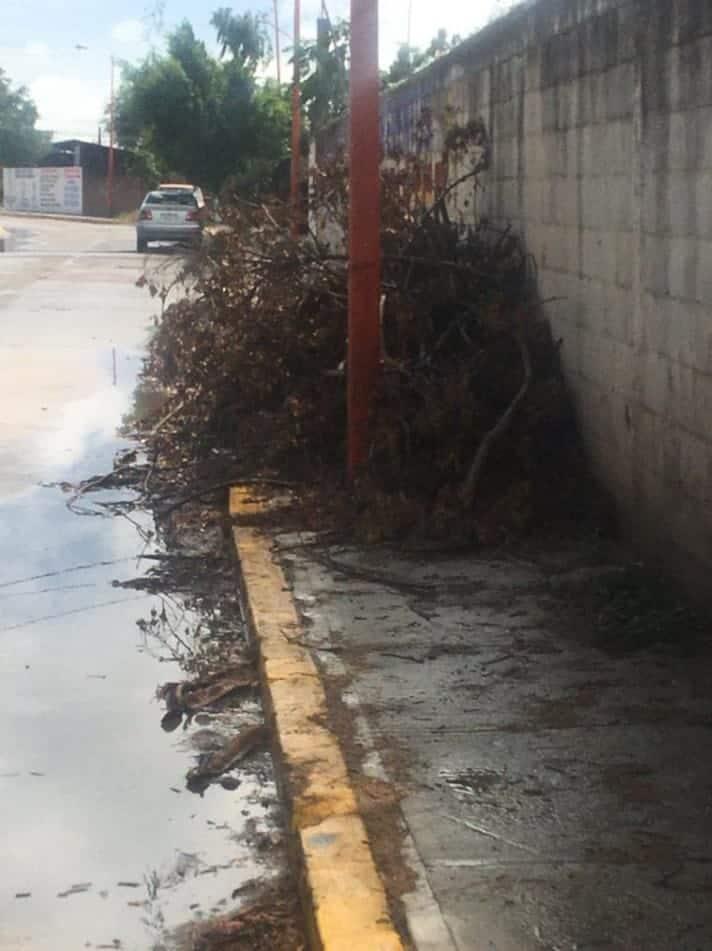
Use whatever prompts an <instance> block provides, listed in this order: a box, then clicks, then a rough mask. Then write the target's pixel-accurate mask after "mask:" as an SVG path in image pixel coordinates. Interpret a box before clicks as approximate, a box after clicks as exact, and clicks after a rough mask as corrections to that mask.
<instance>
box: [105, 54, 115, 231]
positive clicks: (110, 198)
mask: <svg viewBox="0 0 712 951" xmlns="http://www.w3.org/2000/svg"><path fill="white" fill-rule="evenodd" d="M106 204H107V207H108V210H109V217H111V216H112V214H113V211H114V57H113V56H112V57H111V87H110V93H109V161H108V165H107V170H106Z"/></svg>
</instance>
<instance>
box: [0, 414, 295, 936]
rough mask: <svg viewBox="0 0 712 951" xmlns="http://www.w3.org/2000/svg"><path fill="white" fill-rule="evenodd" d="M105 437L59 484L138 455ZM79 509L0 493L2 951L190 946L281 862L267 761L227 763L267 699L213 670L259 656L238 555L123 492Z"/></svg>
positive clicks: (252, 755) (57, 499)
mask: <svg viewBox="0 0 712 951" xmlns="http://www.w3.org/2000/svg"><path fill="white" fill-rule="evenodd" d="M125 408H126V407H124V409H125ZM119 410H120V407H118V406H117V405H112V408H111V413H112V414H113V416H114V421H113V422H114V423H118V421H119V419H118V418H117V417H120V412H119ZM112 425H113V424H112ZM91 426H92V429H91V432H90V433H85V434H84V437H85V438H83V441H82V442H81V445H82V446H83V450H82V455H81V457H79V458H77V457H76V456H74V455H72V457H71V458H72V461H71V463H69V462H68V463H67V464H66V465H65V466H54V467H53V468H52V478H53V480H54V481H62V480H67V481H72V482H76V481H77V479H78V478H86V477H89V476H92V475H94V474H95V473H97V472H105V471H108V470H109V469H110V468H111V462H112V459H113V456H114V454H115V452H116V451H117V450H118V449H120V448H121V447H122V446H123V445H125V444H124V443H122V442H121V441H120V440H118V439H117V438H114V437H113V436H111V435H110V431H111V429H112V427H108V430H109V431H108V432H107V425H106V421H104V423H103V424H102V426H101V427H97V426H96V425H95V422H92V424H91ZM67 498H68V496H67V494H66V493H63V492H62V491H61V489H59V488H57V487H52V488H50V487H38V486H33V487H31V488H29V489H27V490H25V491H22V492H14V494H9V495H6V496H5V497H4V498H3V497H0V526H1V533H0V566H1V567H0V802H1V803H2V815H3V831H2V834H1V835H0V840H1V842H2V845H1V847H0V853H1V854H2V857H3V862H2V872H1V873H0V949H3V951H6V949H13V951H14V949H21V948H22V949H24V948H29V949H32V951H64V949H67V951H70V949H71V951H74V949H79V948H124V949H130V951H143V949H153V951H158V949H166V951H168V949H170V948H178V947H181V948H183V947H184V948H188V947H194V944H193V943H192V939H191V938H190V934H191V933H192V932H191V925H190V923H191V922H200V921H202V920H205V919H208V918H210V917H211V916H214V915H219V914H223V913H225V912H228V911H232V910H233V909H235V908H236V907H239V904H240V901H241V898H242V896H243V895H244V894H245V886H246V885H247V884H248V883H249V882H250V881H253V880H255V879H256V878H263V879H265V880H266V879H269V878H270V877H272V876H274V875H276V874H277V872H278V871H279V870H280V866H281V863H282V852H281V832H280V818H279V815H278V813H277V809H276V791H275V786H274V779H273V774H272V766H271V760H270V758H269V756H268V754H267V753H266V752H264V751H263V750H262V749H261V747H259V745H258V748H257V749H256V750H253V749H249V750H247V751H246V752H247V753H249V756H245V758H244V759H240V758H239V757H237V756H235V757H233V759H230V758H229V757H228V758H227V759H225V758H224V756H223V754H225V751H226V750H227V751H228V752H229V749H230V747H229V744H230V738H234V737H235V735H236V734H239V733H240V731H244V729H245V728H246V727H250V726H253V725H256V724H259V723H260V722H261V709H260V705H259V700H258V698H257V694H256V691H255V690H254V689H252V685H251V684H250V683H249V677H244V676H243V677H242V679H240V677H238V678H237V679H238V681H239V682H238V683H237V684H236V685H235V688H234V689H233V690H230V689H228V687H229V684H228V685H227V686H226V685H225V683H223V684H222V688H223V689H222V690H221V687H220V684H218V686H217V687H216V686H215V684H216V679H215V671H214V670H213V672H212V680H211V675H210V673H209V672H208V673H206V671H208V668H209V667H210V659H211V658H212V661H213V662H214V659H215V658H218V659H220V660H221V661H222V662H223V663H224V666H226V667H227V668H228V672H229V664H228V659H230V660H231V661H232V662H233V665H234V662H235V658H236V657H244V653H245V640H244V629H243V625H242V620H241V615H240V611H239V604H238V602H237V595H236V583H235V579H234V577H233V569H232V562H231V558H230V557H229V552H227V551H223V552H222V553H218V554H217V555H216V554H215V546H214V539H213V540H208V541H206V544H205V547H204V548H201V547H200V545H197V546H194V547H193V548H192V549H190V550H182V551H179V552H176V551H175V550H174V549H173V548H171V549H170V550H169V551H167V550H166V549H165V548H164V547H163V545H162V544H161V543H160V541H159V540H158V539H157V538H156V535H155V532H154V525H153V523H152V521H151V518H150V516H149V515H148V514H147V513H145V512H141V511H140V510H138V511H137V510H134V511H131V512H130V513H125V514H128V515H129V517H118V516H117V515H115V514H114V515H107V513H109V512H111V503H115V502H117V501H122V500H123V501H125V500H126V499H128V498H130V496H129V495H128V494H127V493H126V492H124V491H123V490H114V491H101V492H93V493H92V494H91V503H89V504H87V505H86V506H85V507H81V506H80V507H79V508H77V506H75V511H74V512H72V511H69V509H68V508H67V505H66V502H67ZM87 498H88V496H87ZM82 501H84V500H82ZM97 503H109V507H107V506H106V505H104V506H103V512H102V506H101V505H98V504H97ZM114 508H115V507H114ZM78 513H80V514H78ZM81 513H83V514H81ZM208 551H210V554H208ZM241 664H242V661H240V662H239V664H238V667H239V668H240V670H241V671H242V674H244V670H243V669H242V667H241V666H240V665H241ZM213 665H214V664H213ZM233 675H235V670H233ZM201 676H202V677H203V682H202V689H203V693H202V694H200V693H198V694H196V693H195V691H194V692H193V694H192V698H191V703H192V706H190V705H189V706H190V709H188V710H186V708H185V703H184V701H185V688H184V687H182V686H180V685H181V684H182V683H183V682H184V681H187V680H191V681H195V679H196V678H198V679H199V678H200V677H201ZM235 676H236V675H235ZM218 679H219V678H218ZM167 684H168V685H172V686H168V687H166V686H165V685H167ZM160 686H163V687H164V690H163V694H162V699H159V698H158V697H157V695H156V694H157V688H159V687H160ZM211 691H212V692H211ZM181 704H183V706H181ZM221 756H223V760H222V762H221V765H220V766H219V767H216V768H214V769H212V770H211V769H210V768H208V769H207V770H206V766H207V767H210V766H211V764H213V765H214V764H215V762H216V758H217V760H218V761H219V760H220V757H221ZM196 777H197V779H198V781H196ZM186 923H188V927H187V928H186ZM177 934H180V935H181V937H180V938H179V937H177V936H176V935H177ZM186 936H187V937H186Z"/></svg>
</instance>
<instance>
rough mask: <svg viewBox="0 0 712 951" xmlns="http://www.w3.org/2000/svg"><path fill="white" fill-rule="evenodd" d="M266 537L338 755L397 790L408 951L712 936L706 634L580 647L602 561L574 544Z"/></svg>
mask: <svg viewBox="0 0 712 951" xmlns="http://www.w3.org/2000/svg"><path fill="white" fill-rule="evenodd" d="M276 545H277V549H278V550H279V552H280V559H281V561H282V563H283V564H284V565H285V566H286V567H287V571H288V574H289V576H290V577H291V579H292V583H293V588H294V593H295V597H296V599H297V601H298V603H299V605H300V607H301V610H302V612H303V616H304V619H305V622H306V627H305V635H304V636H305V638H306V641H307V642H308V643H309V644H310V645H314V646H315V647H317V648H319V649H318V651H317V657H318V660H319V663H320V665H321V667H322V669H323V671H324V674H325V677H326V681H327V683H329V682H330V683H331V685H332V688H333V691H335V693H336V694H339V695H340V696H341V699H342V701H343V705H342V706H343V709H342V714H343V712H344V711H346V716H345V717H344V716H342V715H337V714H336V713H335V718H336V719H338V721H339V723H340V729H341V733H342V736H343V738H344V741H345V742H346V743H347V744H351V745H352V746H353V745H355V746H356V748H357V749H358V751H359V756H358V759H359V763H358V767H357V768H358V769H359V770H361V771H362V773H365V774H366V775H367V776H369V775H370V776H375V777H377V778H382V776H383V770H384V768H385V774H386V775H387V777H388V779H389V780H391V781H392V782H394V783H395V784H396V786H397V787H398V788H399V790H400V791H401V793H402V797H403V798H402V801H401V809H402V813H403V816H404V817H405V820H406V821H407V825H408V827H409V830H410V833H411V836H412V839H411V840H408V839H406V841H405V845H406V851H408V850H410V856H406V859H407V861H408V862H409V863H410V865H411V866H414V870H415V872H416V873H418V872H420V873H421V875H422V877H423V879H427V881H424V880H423V881H421V882H420V885H419V886H417V885H414V884H413V883H412V882H411V884H410V885H409V886H408V887H407V888H400V892H401V898H402V900H403V901H404V904H405V907H406V909H407V910H408V913H409V918H410V924H411V927H412V930H413V933H414V934H416V935H418V934H419V935H421V936H422V939H421V940H420V941H416V944H417V946H418V947H419V948H421V949H425V948H427V949H428V951H430V949H432V951H435V949H446V948H447V947H451V948H457V949H461V951H475V949H477V951H482V949H487V951H523V949H526V951H529V949H532V951H533V949H549V951H574V949H576V951H588V949H602V948H603V949H626V951H638V949H639V951H671V949H675V951H693V949H699V951H702V949H708V948H710V947H712V906H711V905H710V903H709V901H708V900H707V899H708V896H709V894H710V888H712V834H711V833H712V765H711V761H710V757H709V750H710V740H711V739H712V699H711V698H710V692H709V683H710V672H711V671H712V661H711V656H712V652H711V651H710V645H709V643H708V642H707V643H704V642H702V643H699V642H698V643H697V644H692V645H691V644H690V643H689V641H688V640H687V639H686V637H685V631H684V630H681V631H680V632H679V633H680V635H681V636H682V637H683V639H684V640H686V647H685V649H684V650H683V649H682V648H681V647H680V646H679V645H677V644H675V642H674V638H673V640H672V642H669V643H667V644H665V643H658V644H657V645H656V644H653V645H651V646H649V647H647V648H643V649H640V648H638V649H636V650H626V649H623V648H624V647H625V646H626V645H624V644H622V643H617V644H616V643H615V641H614V642H607V644H606V646H605V648H604V646H602V645H601V644H600V643H598V642H596V641H595V640H594V639H593V637H592V634H591V632H592V625H591V620H592V618H591V612H592V607H591V603H590V602H589V599H588V593H589V592H590V590H591V586H592V585H593V584H595V580H596V579H597V578H599V577H603V578H606V577H611V578H613V579H615V577H616V572H617V570H618V569H616V568H615V567H614V566H612V565H611V563H610V562H609V561H607V560H606V559H604V560H601V558H600V557H599V555H597V554H596V552H595V551H594V550H592V549H590V548H588V547H587V546H585V545H584V544H581V545H566V546H563V547H560V548H558V549H551V548H549V549H548V550H547V551H543V550H542V551H539V552H536V551H534V552H532V551H531V550H530V551H528V552H527V553H526V554H525V555H522V554H521V553H520V554H518V555H517V556H516V557H515V556H514V555H513V554H499V555H482V554H473V555H468V556H463V557H453V556H449V555H436V554H430V555H427V556H405V555H402V554H401V555H398V554H396V553H394V552H393V551H390V550H386V549H375V550H374V549H368V550H366V549H359V548H356V547H333V546H332V547H329V546H327V545H321V544H320V543H319V539H318V537H316V536H311V535H304V534H298V535H295V534H291V535H282V536H279V537H278V538H277V542H276ZM667 633H668V634H669V632H667ZM628 646H629V647H632V645H628ZM413 846H414V848H415V852H413ZM398 847H399V843H398V842H394V844H393V848H394V849H397V848H398ZM430 893H431V894H430ZM433 896H434V899H435V901H434V902H432V901H431V902H430V904H428V900H429V898H430V897H433ZM440 914H441V915H442V917H441V918H440V920H439V921H436V920H435V919H438V918H439V916H440ZM438 928H440V930H439V931H438ZM433 934H436V935H439V937H436V938H432V937H431V938H428V935H431V936H432V935H433Z"/></svg>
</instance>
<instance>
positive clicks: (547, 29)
mask: <svg viewBox="0 0 712 951" xmlns="http://www.w3.org/2000/svg"><path fill="white" fill-rule="evenodd" d="M424 117H426V119H427V122H425V123H424V121H423V120H424ZM478 117H482V118H483V119H484V120H485V122H486V124H487V126H488V128H489V130H490V133H491V137H492V143H493V151H492V163H491V167H490V169H489V171H488V172H487V173H486V175H485V176H484V178H483V182H484V185H485V188H484V190H482V191H478V192H475V191H474V190H473V187H472V182H469V183H465V184H464V185H463V186H462V188H460V189H458V191H457V193H456V194H455V195H453V196H452V199H451V202H450V212H451V216H452V215H455V217H459V219H460V220H461V221H462V222H463V223H465V224H467V223H468V222H471V221H473V220H474V219H475V217H476V216H477V215H481V214H487V215H488V216H489V217H490V218H491V219H495V220H497V221H500V222H508V223H511V224H512V226H513V227H514V228H516V229H517V230H519V231H520V232H521V233H522V234H523V235H524V237H525V239H526V242H527V245H528V247H529V249H530V250H531V251H532V253H533V254H534V256H535V258H536V261H537V262H538V270H539V283H540V291H541V297H542V298H543V299H549V298H557V300H555V301H552V302H550V303H548V304H547V305H546V309H547V313H548V316H549V318H550V320H551V323H552V325H553V329H554V333H555V335H556V336H557V337H560V338H561V339H562V341H563V342H562V355H563V361H564V367H565V371H566V374H567V377H568V380H569V382H570V385H571V389H572V392H573V394H574V397H575V400H576V403H577V406H578V412H579V416H580V420H581V424H582V430H583V433H584V436H585V439H586V442H587V445H588V448H589V451H590V455H591V458H592V460H593V462H594V465H595V467H596V469H597V470H598V473H599V474H600V476H601V477H602V479H603V481H604V483H605V484H606V485H607V486H608V487H609V488H610V489H611V490H612V491H613V493H614V496H615V498H616V499H617V500H618V503H619V508H620V511H621V514H622V515H623V517H624V519H625V520H626V521H627V523H628V527H629V530H630V532H631V533H632V534H633V535H634V537H635V538H636V539H637V540H638V542H640V543H642V544H643V545H644V546H645V548H646V549H647V551H648V553H650V554H653V555H655V556H657V557H659V559H660V560H661V561H662V562H664V563H665V565H666V566H667V567H668V568H669V569H672V570H673V571H674V572H675V573H676V574H677V575H678V576H679V577H680V578H682V579H683V580H686V581H688V582H689V583H690V584H691V585H694V586H697V587H700V585H703V584H704V583H705V582H706V579H707V573H708V571H709V568H710V566H711V564H712V478H711V476H712V0H538V2H536V3H534V4H529V5H527V6H526V7H522V8H521V9H519V10H515V11H514V12H513V13H512V14H510V15H509V16H507V17H506V18H504V19H503V20H501V21H499V22H497V23H495V24H493V25H491V26H490V27H488V28H486V29H485V30H484V31H482V32H481V33H479V34H477V35H476V36H474V37H472V38H471V39H469V40H467V41H466V42H465V43H464V44H462V46H460V47H458V49H457V50H455V51H453V52H452V53H451V54H449V55H448V56H447V57H444V58H443V59H441V60H439V61H437V62H435V63H434V64H433V65H432V66H431V67H430V68H428V69H427V70H425V71H423V72H422V73H420V74H418V75H417V76H416V77H415V78H413V79H412V80H410V81H409V82H408V83H406V84H405V85H403V86H399V87H397V88H396V89H395V90H392V91H391V92H390V93H389V94H388V95H387V96H386V97H385V98H384V101H383V105H382V126H383V134H384V140H385V144H386V146H387V148H388V149H389V150H390V149H393V148H400V149H402V150H404V151H406V152H415V151H419V152H420V154H421V156H422V157H424V158H426V160H428V159H429V160H430V161H431V162H432V166H433V176H432V177H433V180H434V181H437V176H438V171H440V176H441V178H440V180H441V181H442V175H443V168H442V163H443V161H444V162H445V166H446V174H447V176H448V179H449V180H450V181H452V180H454V178H455V177H457V175H458V174H461V173H462V169H463V163H464V165H465V166H466V164H467V161H469V160H471V158H472V157H471V156H470V157H468V156H467V155H465V156H464V157H463V156H462V155H460V156H457V157H453V156H452V155H447V154H445V153H444V152H443V147H444V143H445V141H446V136H447V130H448V129H449V128H451V127H452V126H453V124H458V125H461V126H462V125H466V124H467V122H468V121H470V120H473V119H476V118H478ZM424 126H427V128H426V129H425V132H424ZM333 135H334V133H333V132H332V137H333ZM438 163H440V164H441V167H440V169H439V170H438V168H437V166H438ZM453 163H454V164H453ZM458 163H459V164H458ZM554 490H555V489H554Z"/></svg>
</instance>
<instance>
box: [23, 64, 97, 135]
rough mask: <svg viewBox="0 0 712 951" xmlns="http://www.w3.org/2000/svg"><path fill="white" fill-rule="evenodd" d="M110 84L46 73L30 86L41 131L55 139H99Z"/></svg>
mask: <svg viewBox="0 0 712 951" xmlns="http://www.w3.org/2000/svg"><path fill="white" fill-rule="evenodd" d="M107 85H108V80H107V83H106V84H102V83H100V82H86V81H85V80H84V79H83V78H79V77H78V76H66V75H54V74H51V73H45V74H44V75H40V76H38V77H37V78H36V79H35V80H34V81H33V82H32V83H30V87H29V88H30V94H31V95H32V98H33V99H34V100H35V103H36V104H37V109H38V111H39V114H40V118H39V122H38V123H37V124H38V126H39V128H41V129H48V130H50V131H52V132H54V133H55V137H56V138H73V137H75V136H76V137H77V138H89V139H91V140H92V141H93V140H94V139H95V137H96V132H97V126H98V124H99V122H100V121H101V120H102V118H103V114H104V106H105V103H106V100H107V93H108V89H107Z"/></svg>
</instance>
